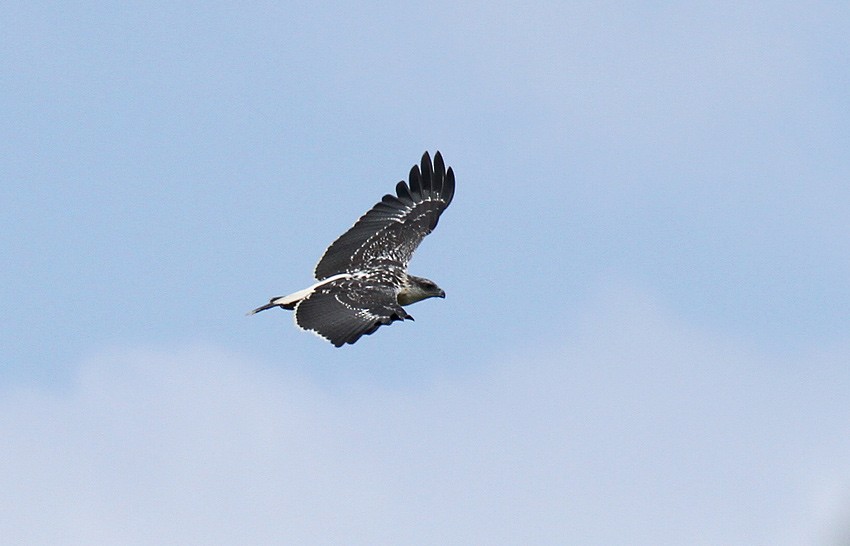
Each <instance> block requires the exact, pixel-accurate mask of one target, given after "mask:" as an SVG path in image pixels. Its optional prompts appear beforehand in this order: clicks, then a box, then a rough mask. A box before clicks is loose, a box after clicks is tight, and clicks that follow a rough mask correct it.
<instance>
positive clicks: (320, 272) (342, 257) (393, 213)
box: [315, 152, 455, 280]
mask: <svg viewBox="0 0 850 546" xmlns="http://www.w3.org/2000/svg"><path fill="white" fill-rule="evenodd" d="M409 180H410V184H409V185H408V184H405V183H404V181H401V182H399V183H398V184H397V185H396V195H390V194H387V195H385V196H384V197H383V199H381V202H380V203H378V204H376V205H375V206H374V207H372V209H371V210H369V212H367V213H366V214H364V215H363V216H361V217H360V219H359V220H357V223H355V224H354V226H352V227H351V229H349V230H348V231H346V232H345V233H343V234H342V235H341V236H340V237H339V238H338V239H337V240H336V241H334V242H333V244H332V245H331V246H329V247H328V249H327V250H326V251H325V253H324V255H323V256H322V258H321V259H320V260H319V263H318V264H317V265H316V271H315V275H316V279H318V280H323V279H326V278H328V277H330V276H331V275H336V274H337V273H349V272H353V271H357V270H362V269H364V268H367V267H369V266H370V264H371V265H377V264H381V263H388V262H389V263H392V264H395V265H398V266H401V267H407V264H408V262H409V261H410V257H411V256H412V255H413V251H414V250H416V247H418V246H419V243H421V242H422V239H424V238H425V236H426V235H428V234H429V233H431V230H433V229H434V227H436V225H437V220H439V218H440V214H442V212H443V211H444V210H445V209H446V207H448V206H449V203H451V202H452V197H454V193H455V175H454V172H453V171H452V169H451V167H449V169H448V172H447V171H446V166H445V163H443V157H442V156H441V155H440V152H437V153H436V155H435V156H434V163H433V165H432V164H431V157H430V156H429V155H428V152H425V154H424V155H423V156H422V165H421V169H420V167H418V166H416V165H414V166H413V168H412V169H410V178H409Z"/></svg>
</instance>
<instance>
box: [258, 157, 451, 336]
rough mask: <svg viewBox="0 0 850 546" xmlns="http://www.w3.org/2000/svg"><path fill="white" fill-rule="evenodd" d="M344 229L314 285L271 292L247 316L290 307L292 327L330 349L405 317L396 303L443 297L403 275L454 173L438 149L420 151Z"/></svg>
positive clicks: (444, 203)
mask: <svg viewBox="0 0 850 546" xmlns="http://www.w3.org/2000/svg"><path fill="white" fill-rule="evenodd" d="M395 189H396V195H392V194H387V195H385V196H384V197H383V198H382V199H381V201H380V202H379V203H377V204H376V205H375V206H374V207H372V208H371V209H370V210H369V211H368V212H367V213H366V214H364V215H363V216H361V217H360V219H359V220H357V222H356V223H355V224H354V225H353V226H352V227H351V228H350V229H349V230H348V231H346V232H345V233H343V234H342V235H340V236H339V238H338V239H337V240H336V241H334V242H333V243H332V244H331V246H329V247H328V248H327V250H325V253H324V254H323V255H322V257H321V259H319V263H318V264H317V265H316V270H315V273H314V275H315V277H316V280H317V281H318V282H317V283H316V284H314V285H312V286H310V287H309V288H305V289H304V290H299V291H298V292H294V293H292V294H290V295H288V296H280V297H276V298H272V299H271V301H269V303H267V304H265V305H263V306H260V307H257V308H256V309H254V310H253V311H251V312H249V313H248V314H249V315H253V314H255V313H259V312H260V311H265V310H266V309H271V308H272V307H281V308H283V309H288V310H291V311H295V325H296V326H298V327H299V328H301V329H302V330H307V331H310V332H313V333H315V334H318V335H319V336H321V337H323V338H325V339H326V340H328V341H330V342H331V343H333V344H334V346H336V347H342V346H343V345H344V344H346V343H354V342H356V341H357V340H358V339H360V336H363V335H369V334H372V333H374V332H375V331H376V330H377V329H378V328H380V327H381V326H382V325H385V324H392V323H393V322H394V321H397V320H407V319H410V320H413V317H412V316H410V315H409V314H408V313H407V311H405V310H404V308H403V307H402V306H403V305H410V304H412V303H416V302H417V301H421V300H424V299H426V298H433V297H439V298H445V297H446V293H445V292H443V290H442V289H441V288H440V287H439V286H437V285H436V284H435V283H434V282H433V281H430V280H428V279H425V278H422V277H416V276H414V275H410V274H408V273H407V265H408V263H409V262H410V258H411V257H412V256H413V252H414V251H415V250H416V247H418V246H419V243H421V242H422V239H424V238H425V236H426V235H428V234H429V233H431V231H432V230H433V229H434V228H435V227H436V226H437V221H438V220H439V219H440V214H442V212H443V211H444V210H445V209H446V207H448V206H449V204H450V203H451V202H452V197H454V193H455V175H454V172H453V171H452V169H451V167H449V169H448V170H446V165H445V163H443V157H442V156H441V155H440V152H437V153H436V154H435V155H434V163H433V164H432V163H431V157H430V156H429V155H428V152H425V153H424V154H423V155H422V161H421V163H420V165H418V166H417V165H414V166H413V168H411V169H410V175H409V177H408V183H405V182H404V181H403V180H402V181H401V182H399V183H398V184H397V185H396V188H395Z"/></svg>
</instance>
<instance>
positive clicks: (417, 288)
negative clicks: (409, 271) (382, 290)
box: [398, 275, 446, 305]
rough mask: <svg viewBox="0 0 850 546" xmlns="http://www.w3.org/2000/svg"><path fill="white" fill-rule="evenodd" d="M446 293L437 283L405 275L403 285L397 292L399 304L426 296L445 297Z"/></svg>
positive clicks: (412, 301) (405, 303)
mask: <svg viewBox="0 0 850 546" xmlns="http://www.w3.org/2000/svg"><path fill="white" fill-rule="evenodd" d="M445 297H446V293H445V291H443V289H442V288H440V287H439V286H437V283H435V282H434V281H431V280H429V279H426V278H424V277H415V276H413V275H408V276H407V283H406V285H405V287H404V288H403V289H402V291H401V292H399V295H398V302H399V303H400V304H401V305H410V304H411V303H416V302H417V301H422V300H424V299H427V298H445Z"/></svg>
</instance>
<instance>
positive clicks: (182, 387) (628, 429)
mask: <svg viewBox="0 0 850 546" xmlns="http://www.w3.org/2000/svg"><path fill="white" fill-rule="evenodd" d="M594 306H595V310H588V312H587V313H585V314H584V316H585V320H584V321H582V322H581V323H580V324H575V325H572V326H571V327H569V328H568V329H567V330H565V332H564V340H560V341H553V345H554V346H556V347H557V349H556V350H544V349H540V350H537V351H536V352H535V351H520V350H518V351H517V353H516V354H514V355H512V356H506V357H505V358H504V361H503V362H500V363H498V364H494V365H493V366H491V367H489V368H487V369H485V370H484V371H483V372H481V373H476V374H467V375H466V376H464V377H463V378H461V377H459V376H443V377H440V378H438V379H435V381H434V382H433V383H432V384H430V385H427V386H420V387H418V388H413V389H411V388H409V387H407V388H405V389H393V388H390V387H386V386H382V387H376V386H373V385H369V384H364V383H363V382H358V383H354V382H353V383H350V384H347V385H345V386H344V387H340V386H336V387H335V388H333V389H328V388H325V387H323V386H321V385H319V384H317V383H315V382H313V381H311V380H310V379H309V378H304V377H297V376H295V375H294V374H292V373H290V372H286V371H281V370H279V369H276V368H274V367H270V366H265V365H263V364H261V363H257V362H250V361H245V360H246V359H244V358H239V357H236V356H232V355H227V354H223V353H222V352H220V351H215V350H204V349H185V350H180V351H162V352H144V351H138V352H131V353H126V352H125V353H122V352H117V353H114V354H111V355H106V356H101V357H98V358H94V359H91V360H89V361H88V362H86V363H85V364H83V365H82V366H80V368H79V373H78V376H77V379H76V381H75V382H74V383H73V385H71V386H70V387H69V388H68V389H67V390H66V391H64V392H42V391H31V390H19V391H15V392H7V393H6V394H5V395H4V399H3V401H2V402H0V410H2V414H3V415H4V416H5V419H4V421H3V422H2V425H0V433H2V436H3V438H4V448H3V452H4V458H3V461H2V472H0V476H2V478H0V487H2V491H3V493H2V495H0V510H2V512H3V514H4V517H3V518H2V521H1V522H0V533H2V536H4V539H5V540H8V541H9V542H10V543H43V544H48V543H65V544H69V543H79V544H98V543H100V544H115V543H122V544H162V543H180V544H210V543H240V544H241V543H255V544H256V543H282V542H285V543H320V544H322V543H323V544H339V543H346V544H469V543H488V544H500V543H501V544H520V543H528V544H564V543H578V544H625V543H629V544H653V545H657V544H712V545H714V544H771V545H776V544H780V545H781V544H787V545H796V544H837V543H838V542H835V541H837V540H839V538H837V537H839V536H840V535H839V532H840V531H841V530H842V528H841V525H844V526H845V530H846V522H847V516H848V514H850V510H848V509H850V504H848V491H850V464H848V463H847V461H848V460H850V458H849V457H848V455H850V441H848V439H847V438H846V434H842V433H843V432H846V430H847V425H848V423H850V410H848V409H847V406H846V404H845V403H844V400H845V398H844V396H843V393H844V392H846V388H845V389H842V388H841V385H842V384H843V385H845V386H846V384H847V381H848V375H847V372H846V371H845V370H844V369H842V368H841V367H839V366H838V364H839V363H840V360H839V359H838V358H833V357H832V356H830V355H831V353H827V354H821V355H819V356H817V357H814V358H790V357H788V358H779V357H770V356H767V355H763V354H759V353H758V352H757V351H749V350H742V349H741V348H739V347H737V346H736V345H735V344H731V343H729V342H726V341H724V340H722V339H716V338H713V337H712V336H711V335H707V334H705V333H701V332H696V331H692V330H689V329H688V328H686V327H684V326H682V325H681V324H680V323H679V321H677V320H676V319H675V317H671V316H668V315H667V314H666V313H665V311H664V310H663V309H661V308H660V307H659V306H658V305H657V304H655V303H654V302H652V301H648V300H646V299H644V298H642V297H641V296H640V295H637V294H634V293H632V292H629V291H621V292H611V293H608V294H604V295H601V296H600V297H599V298H596V301H595V303H594ZM835 354H842V353H840V352H837V353H835ZM831 541H832V542H831Z"/></svg>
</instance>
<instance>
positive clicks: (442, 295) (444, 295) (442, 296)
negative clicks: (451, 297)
mask: <svg viewBox="0 0 850 546" xmlns="http://www.w3.org/2000/svg"><path fill="white" fill-rule="evenodd" d="M440 297H441V298H445V297H446V291H445V290H440Z"/></svg>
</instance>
